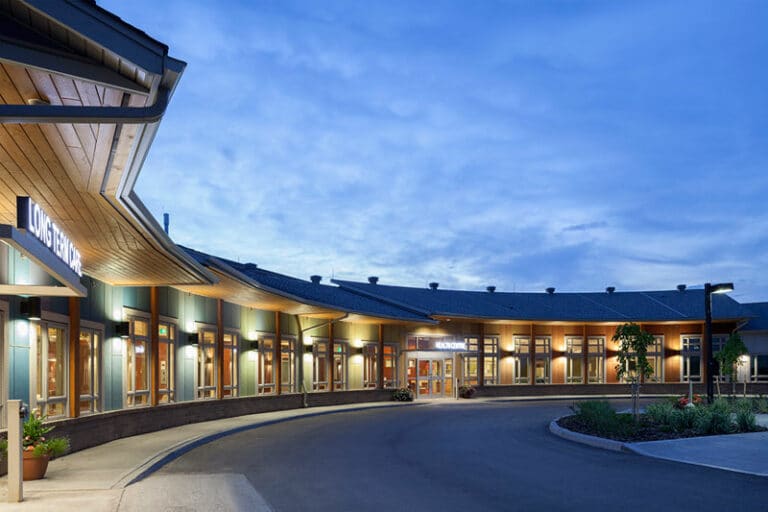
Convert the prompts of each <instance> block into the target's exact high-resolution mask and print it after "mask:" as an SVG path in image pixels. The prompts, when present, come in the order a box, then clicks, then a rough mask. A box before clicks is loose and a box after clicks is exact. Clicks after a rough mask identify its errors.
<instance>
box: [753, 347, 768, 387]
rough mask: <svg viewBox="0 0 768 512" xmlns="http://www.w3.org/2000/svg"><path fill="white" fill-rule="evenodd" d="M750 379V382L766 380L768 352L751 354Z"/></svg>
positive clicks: (767, 376) (767, 379)
mask: <svg viewBox="0 0 768 512" xmlns="http://www.w3.org/2000/svg"><path fill="white" fill-rule="evenodd" d="M751 370H752V371H751V372H750V380H751V381H752V382H768V354H757V355H754V356H752V368H751Z"/></svg>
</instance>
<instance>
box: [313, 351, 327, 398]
mask: <svg viewBox="0 0 768 512" xmlns="http://www.w3.org/2000/svg"><path fill="white" fill-rule="evenodd" d="M312 356H313V357H312V391H327V390H328V386H329V383H328V342H327V341H319V340H317V339H315V341H314V342H313V343H312Z"/></svg>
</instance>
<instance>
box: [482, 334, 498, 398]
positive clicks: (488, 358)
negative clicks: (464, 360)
mask: <svg viewBox="0 0 768 512" xmlns="http://www.w3.org/2000/svg"><path fill="white" fill-rule="evenodd" d="M483 379H484V382H483V384H485V385H486V386H488V385H493V384H498V379H499V337H498V336H487V337H486V338H485V341H484V342H483Z"/></svg>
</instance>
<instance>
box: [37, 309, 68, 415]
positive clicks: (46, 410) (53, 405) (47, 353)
mask: <svg viewBox="0 0 768 512" xmlns="http://www.w3.org/2000/svg"><path fill="white" fill-rule="evenodd" d="M34 332H35V348H36V358H37V364H36V367H37V368H36V369H37V379H36V399H37V407H38V408H39V409H40V412H41V413H42V414H43V415H47V416H50V417H57V416H66V414H67V379H68V375H67V367H68V361H67V354H68V350H67V343H68V339H67V328H66V327H65V326H64V325H56V324H53V323H50V322H40V323H38V324H37V325H35V331H34Z"/></svg>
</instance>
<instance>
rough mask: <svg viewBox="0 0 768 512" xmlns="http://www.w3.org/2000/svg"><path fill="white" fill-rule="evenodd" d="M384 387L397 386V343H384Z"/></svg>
mask: <svg viewBox="0 0 768 512" xmlns="http://www.w3.org/2000/svg"><path fill="white" fill-rule="evenodd" d="M384 387H385V388H396V387H397V345H391V344H386V343H385V344H384Z"/></svg>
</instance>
